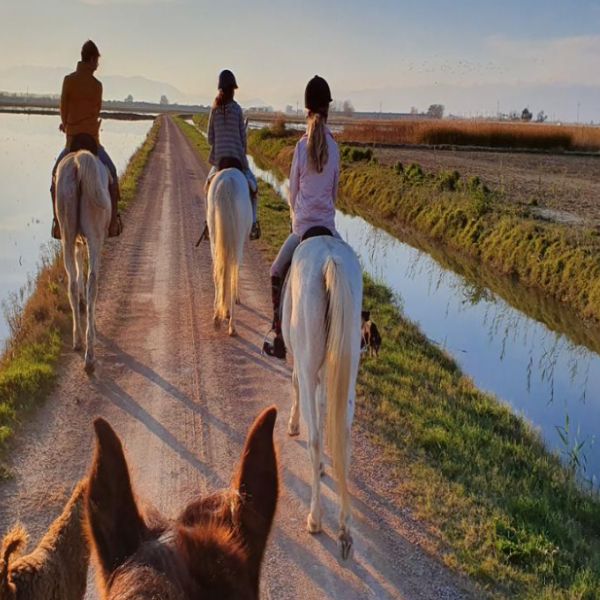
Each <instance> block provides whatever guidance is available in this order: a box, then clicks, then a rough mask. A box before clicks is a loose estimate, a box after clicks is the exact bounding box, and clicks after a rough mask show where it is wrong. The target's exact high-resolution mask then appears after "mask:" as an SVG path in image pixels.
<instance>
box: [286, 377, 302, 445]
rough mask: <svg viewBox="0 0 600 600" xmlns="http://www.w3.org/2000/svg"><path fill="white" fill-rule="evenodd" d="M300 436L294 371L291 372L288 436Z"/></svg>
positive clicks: (298, 402)
mask: <svg viewBox="0 0 600 600" xmlns="http://www.w3.org/2000/svg"><path fill="white" fill-rule="evenodd" d="M299 434H300V387H299V384H298V373H297V372H296V369H294V371H293V372H292V410H291V411H290V420H289V421H288V435H289V436H295V435H299Z"/></svg>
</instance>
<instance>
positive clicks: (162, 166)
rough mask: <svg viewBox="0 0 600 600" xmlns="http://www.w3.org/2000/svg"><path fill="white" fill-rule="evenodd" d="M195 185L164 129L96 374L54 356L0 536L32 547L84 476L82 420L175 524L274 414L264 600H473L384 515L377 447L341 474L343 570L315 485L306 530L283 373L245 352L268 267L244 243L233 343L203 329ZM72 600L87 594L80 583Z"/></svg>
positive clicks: (208, 293)
mask: <svg viewBox="0 0 600 600" xmlns="http://www.w3.org/2000/svg"><path fill="white" fill-rule="evenodd" d="M204 175H205V166H204V165H202V164H201V162H200V161H199V159H198V158H197V156H196V155H195V154H194V152H193V150H192V149H191V147H190V146H189V144H188V142H187V140H186V139H185V138H184V137H183V135H182V134H181V132H180V131H179V129H178V128H177V127H176V125H174V124H173V123H172V122H171V121H170V120H169V119H166V118H165V119H164V121H163V127H161V133H160V138H159V141H158V144H157V147H156V150H155V152H154V154H153V155H152V157H151V160H150V164H149V165H148V169H147V171H146V174H145V176H144V178H143V181H142V184H141V189H140V193H139V197H138V198H137V200H136V201H135V203H134V204H133V206H132V208H131V210H130V211H129V212H128V214H127V219H126V230H125V235H124V236H123V237H122V238H121V239H119V240H117V241H111V243H110V244H108V246H109V247H108V249H107V252H106V253H105V261H104V265H103V275H102V278H101V284H100V290H101V291H100V298H99V303H98V309H97V314H98V330H99V333H100V340H99V344H98V345H99V348H98V356H99V368H98V371H97V374H96V375H95V377H94V378H92V379H88V378H87V377H86V376H85V374H84V372H83V368H82V366H83V365H82V359H81V357H80V356H79V355H74V354H72V353H70V352H69V353H67V356H65V360H64V361H63V362H64V368H63V369H62V373H61V375H60V378H59V383H58V385H57V387H56V390H55V391H54V392H53V394H52V395H51V397H50V398H49V400H48V401H47V402H46V403H45V405H44V406H43V407H42V408H41V409H40V410H38V411H37V412H36V413H35V415H34V416H33V417H32V419H31V421H29V422H28V424H27V425H26V426H24V427H23V429H22V431H21V432H20V434H19V436H18V438H17V439H16V441H15V443H14V444H13V451H12V454H11V456H12V459H11V460H12V464H11V467H12V469H13V471H14V473H15V474H16V476H15V478H14V479H13V480H11V481H9V482H6V483H4V484H2V485H1V486H0V530H2V531H4V530H5V529H6V528H7V527H8V526H9V525H10V524H12V523H13V522H14V521H15V520H16V519H17V518H19V519H21V520H22V521H23V522H24V523H25V525H26V526H27V527H28V528H29V531H30V533H31V536H32V540H31V544H32V545H33V543H35V542H36V541H37V539H39V536H40V535H41V534H42V533H43V531H44V530H45V528H46V527H47V525H48V524H49V522H50V521H51V520H52V519H53V518H54V517H55V516H56V515H57V514H58V513H59V512H60V510H61V509H62V506H63V503H64V501H65V499H66V498H67V496H68V494H69V493H70V490H71V488H72V486H73V485H74V483H75V482H76V481H77V480H78V478H80V477H81V476H82V475H83V474H84V473H85V471H86V468H87V465H88V463H89V460H90V457H91V452H92V443H93V438H92V427H91V421H92V418H93V417H94V416H96V415H102V416H104V417H105V418H106V419H108V420H109V421H110V422H111V423H112V424H113V426H114V427H115V429H116V430H117V431H118V433H119V434H120V435H121V437H122V439H123V440H124V442H125V446H126V451H127V454H128V458H129V461H130V465H131V466H132V470H133V480H134V485H135V487H136V490H137V492H138V495H139V496H140V497H142V498H144V499H146V500H148V501H150V502H152V503H153V504H154V505H155V506H156V507H157V508H158V509H160V510H161V511H163V512H164V513H165V514H167V515H170V516H174V515H176V514H177V513H178V512H179V509H180V508H181V507H182V506H183V505H184V503H185V502H186V501H188V500H190V499H191V498H192V497H194V496H195V495H196V494H198V493H203V492H205V491H207V490H214V489H216V488H219V487H224V486H226V485H227V484H228V482H229V478H230V476H231V473H232V469H233V466H234V464H235V463H236V461H237V460H238V457H239V452H240V450H241V446H242V443H243V440H244V437H245V433H246V431H247V428H248V426H249V425H250V423H251V422H252V420H253V418H254V417H255V416H256V415H257V413H258V412H259V411H260V410H261V409H262V408H263V407H265V406H267V405H270V404H273V403H274V404H276V405H277V406H278V407H279V409H280V413H279V420H278V423H277V427H276V436H277V442H278V444H279V448H280V459H281V467H282V468H281V472H282V475H283V479H284V485H283V488H284V491H283V494H282V497H281V500H280V504H279V508H278V513H277V517H276V526H275V530H274V533H273V536H272V538H271V541H270V545H269V549H268V551H267V557H266V561H265V566H264V571H263V586H262V587H263V597H264V598H277V599H286V598H303V599H323V598H343V599H345V600H349V599H365V598H403V599H410V600H416V599H427V600H431V599H444V600H448V599H457V598H471V597H481V594H476V593H473V592H472V591H471V592H467V591H466V590H469V589H471V588H470V586H469V584H468V582H465V581H464V580H462V579H461V578H458V577H456V576H454V575H452V574H450V573H449V572H448V571H447V570H446V569H445V568H444V567H443V566H442V565H441V564H440V563H439V562H438V561H436V560H435V559H432V558H430V557H429V556H428V555H427V554H426V553H425V552H424V551H423V550H422V549H421V543H423V542H424V541H426V536H425V534H424V533H423V532H422V531H421V529H420V528H419V526H418V525H417V524H415V523H413V522H412V521H411V519H410V517H409V515H407V514H405V511H403V510H401V509H400V508H398V507H396V506H395V505H394V503H393V501H392V496H391V493H392V492H391V491H390V489H389V488H392V487H393V486H390V481H389V478H388V477H386V474H385V472H382V470H381V467H380V466H379V457H378V454H377V451H376V450H375V449H374V448H373V447H372V446H371V445H370V444H369V443H368V442H367V441H366V439H365V437H364V436H363V435H362V434H361V433H360V432H357V434H356V436H355V446H356V453H355V456H356V458H355V460H354V465H353V473H352V484H353V485H352V493H353V496H354V508H355V543H356V552H355V556H354V561H353V562H351V563H349V564H348V565H347V566H342V565H340V564H339V563H338V561H337V558H336V557H337V549H336V545H335V531H336V527H335V523H336V518H335V517H336V508H335V506H336V505H335V504H334V496H333V484H332V481H331V479H330V478H329V477H327V476H326V477H325V479H324V493H323V497H324V517H325V518H324V528H325V531H324V532H323V533H322V534H320V535H319V536H316V537H311V536H309V534H308V533H306V532H305V529H304V522H305V518H306V515H307V511H308V501H309V495H310V489H309V483H308V482H309V462H308V461H309V459H308V453H307V451H306V441H305V439H306V438H305V430H304V428H303V429H302V434H301V436H300V437H299V438H297V439H296V440H291V439H289V438H287V436H286V435H285V422H286V420H287V416H288V413H289V395H290V386H289V379H290V370H289V366H286V365H283V364H278V363H276V362H274V361H273V360H266V359H264V358H262V357H261V356H260V353H259V345H260V343H261V341H262V336H263V333H264V332H265V330H266V329H267V328H268V312H269V311H268V309H269V283H268V279H267V276H268V268H267V265H266V264H265V261H264V259H263V258H262V257H261V255H260V253H259V251H258V250H256V248H255V247H253V246H252V245H250V246H249V247H248V252H247V254H246V259H245V264H244V266H243V269H242V283H241V297H242V306H241V307H240V310H239V313H238V332H239V337H237V338H229V337H227V335H226V334H225V332H224V331H220V332H219V331H215V330H214V329H213V326H212V320H211V316H212V308H211V307H212V300H213V289H212V278H211V274H210V273H211V270H210V266H211V260H210V250H209V247H208V244H202V246H201V247H200V248H198V249H195V248H194V242H195V240H196V237H197V235H198V232H199V228H200V223H201V222H202V212H203V204H204V202H203V200H202V198H201V196H200V193H201V192H200V190H201V187H202V183H203V179H204ZM91 581H92V576H90V582H91ZM87 597H88V598H96V597H97V596H96V593H95V589H94V585H93V583H91V584H90V586H89V591H88V595H87Z"/></svg>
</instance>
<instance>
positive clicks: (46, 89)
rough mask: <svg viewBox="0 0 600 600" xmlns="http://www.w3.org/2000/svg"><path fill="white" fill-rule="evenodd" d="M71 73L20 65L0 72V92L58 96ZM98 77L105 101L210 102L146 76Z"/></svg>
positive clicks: (56, 68)
mask: <svg viewBox="0 0 600 600" xmlns="http://www.w3.org/2000/svg"><path fill="white" fill-rule="evenodd" d="M72 71H73V67H70V68H69V67H34V66H21V67H10V68H8V69H0V91H5V92H27V91H29V93H32V94H60V89H61V85H62V80H63V77H64V76H65V75H66V74H67V73H70V72H72ZM98 78H99V79H100V80H101V81H102V85H103V88H104V94H103V95H104V99H105V100H123V99H124V98H125V97H126V96H128V95H129V94H131V95H132V96H133V98H134V100H141V101H146V102H158V101H159V100H160V97H161V96H162V95H163V94H164V95H165V96H167V98H168V99H169V102H180V103H189V102H198V103H204V104H206V103H208V102H209V100H208V99H207V98H200V97H192V96H189V95H187V94H184V93H183V92H182V91H181V90H179V89H177V88H176V87H175V86H173V85H171V84H169V83H165V82H163V81H153V80H152V79H147V78H146V77H140V76H134V77H125V76H123V75H104V74H103V73H102V72H100V73H99V74H98Z"/></svg>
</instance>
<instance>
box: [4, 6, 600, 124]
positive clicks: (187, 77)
mask: <svg viewBox="0 0 600 600" xmlns="http://www.w3.org/2000/svg"><path fill="white" fill-rule="evenodd" d="M87 38H92V39H93V40H95V41H96V43H97V44H98V46H99V47H100V51H101V53H102V63H101V69H100V71H99V74H98V75H99V77H100V78H102V76H103V75H104V76H106V75H125V76H132V75H141V76H144V77H147V78H150V79H154V80H159V81H164V82H168V83H170V84H172V85H174V86H176V87H177V88H178V89H180V90H181V91H182V92H183V93H185V94H186V95H188V96H189V97H190V99H204V98H210V97H212V96H213V94H214V88H215V80H216V76H217V73H218V71H219V70H220V69H221V68H223V67H229V68H232V69H233V70H234V71H235V73H236V75H237V76H238V80H239V85H240V90H239V96H240V99H242V100H244V99H254V98H261V99H264V100H265V101H266V102H268V103H272V104H274V105H275V106H278V107H281V106H283V105H284V104H286V103H295V101H296V100H297V99H301V98H302V90H303V87H304V85H305V83H306V80H307V79H308V78H309V77H310V76H312V75H314V74H315V73H319V74H322V75H323V76H325V77H326V78H327V79H328V80H329V81H330V83H331V86H332V89H333V92H334V96H335V97H338V98H344V97H349V98H351V99H352V100H353V101H354V103H355V105H356V106H357V108H361V109H374V110H378V109H379V105H380V102H381V104H382V106H383V109H384V110H408V109H409V108H410V105H411V104H412V103H413V102H423V103H425V104H427V102H428V100H429V101H430V102H435V101H438V100H439V101H443V100H444V98H445V97H447V98H448V99H450V98H452V99H453V100H451V102H450V103H456V102H457V100H455V99H454V98H456V97H458V98H460V97H461V93H463V94H464V95H465V96H469V98H468V101H467V100H465V108H464V111H465V112H467V111H471V110H482V111H485V110H490V111H491V110H495V108H496V107H495V105H496V102H495V101H494V102H493V103H492V98H493V97H494V94H495V93H498V94H499V92H497V89H498V88H499V87H504V88H506V89H510V90H512V92H511V93H513V94H514V93H516V94H517V98H518V100H516V102H520V101H522V102H526V101H528V100H527V98H525V95H526V94H525V93H524V91H523V90H525V89H527V90H529V88H531V87H532V86H533V87H535V86H537V88H540V86H541V87H542V88H544V89H545V88H546V87H548V86H550V88H556V87H559V88H563V91H564V89H565V88H566V89H574V88H575V87H577V86H579V87H581V86H600V68H599V67H600V0H598V1H584V0H571V1H567V0H565V1H557V0H503V1H502V2H497V1H493V2H487V1H477V0H454V2H448V1H442V0H429V1H428V0H415V1H412V0H410V1H402V0H395V1H392V0H372V1H371V2H365V1H363V2H357V1H355V0H346V1H345V2H340V1H331V2H328V1H325V0H322V1H315V0H304V1H303V2H298V1H296V2H291V1H288V0H285V1H274V0H273V1H269V2H266V1H263V0H258V1H254V2H248V1H242V0H213V1H212V2H207V1H205V0H0V40H1V42H0V44H1V48H2V52H0V89H3V88H2V79H1V77H2V75H1V71H2V69H5V68H7V67H14V66H19V65H36V66H71V65H73V64H74V63H75V61H76V59H77V56H78V52H79V49H80V46H81V43H82V42H83V41H84V40H85V39H87ZM477 86H484V87H485V86H487V89H488V96H489V97H487V96H486V98H485V99H483V98H482V99H481V103H482V104H484V105H483V106H481V108H480V109H478V108H476V107H477V103H476V102H475V99H473V98H472V97H471V96H472V94H473V91H472V90H473V89H476V87H477ZM436 88H437V90H438V91H437V95H438V96H440V98H437V97H436ZM537 88H536V89H537ZM519 90H521V92H522V94H521V95H523V98H522V99H521V98H520V97H519V94H518V92H519ZM527 93H529V92H527ZM533 94H534V92H531V94H530V95H532V98H533ZM577 94H580V92H576V93H575V95H573V96H572V97H571V96H568V97H567V100H566V101H565V102H567V103H569V105H570V106H571V108H573V106H575V104H576V102H579V99H578V96H577ZM584 95H585V94H584ZM502 98H504V96H502ZM536 98H537V96H536ZM498 101H500V96H499V100H498ZM507 101H509V100H506V101H505V100H504V99H503V100H502V102H503V103H504V102H507ZM447 102H448V100H447ZM587 103H588V104H590V101H589V100H588V101H587ZM492 104H493V105H492ZM584 104H585V101H584ZM452 108H454V109H455V110H458V108H456V107H455V106H452ZM534 108H535V107H534ZM585 111H588V112H589V114H590V116H589V118H594V117H593V116H592V115H594V114H595V112H593V111H598V107H594V108H593V110H592V107H591V106H585V105H584V106H582V112H585ZM598 118H600V114H598Z"/></svg>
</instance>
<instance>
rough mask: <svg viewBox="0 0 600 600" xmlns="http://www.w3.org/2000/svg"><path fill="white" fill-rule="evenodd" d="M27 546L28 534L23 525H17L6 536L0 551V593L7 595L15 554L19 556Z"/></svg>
mask: <svg viewBox="0 0 600 600" xmlns="http://www.w3.org/2000/svg"><path fill="white" fill-rule="evenodd" d="M26 544H27V533H25V529H23V527H22V526H21V525H17V526H16V527H15V528H14V529H13V530H12V531H10V532H9V533H7V534H6V537H5V538H4V540H3V541H2V548H1V550H0V592H2V591H3V592H5V593H7V590H8V589H9V581H8V571H9V564H10V559H11V557H12V555H13V554H19V553H20V552H21V551H22V550H23V548H25V545H26ZM2 597H3V598H4V596H2Z"/></svg>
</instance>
